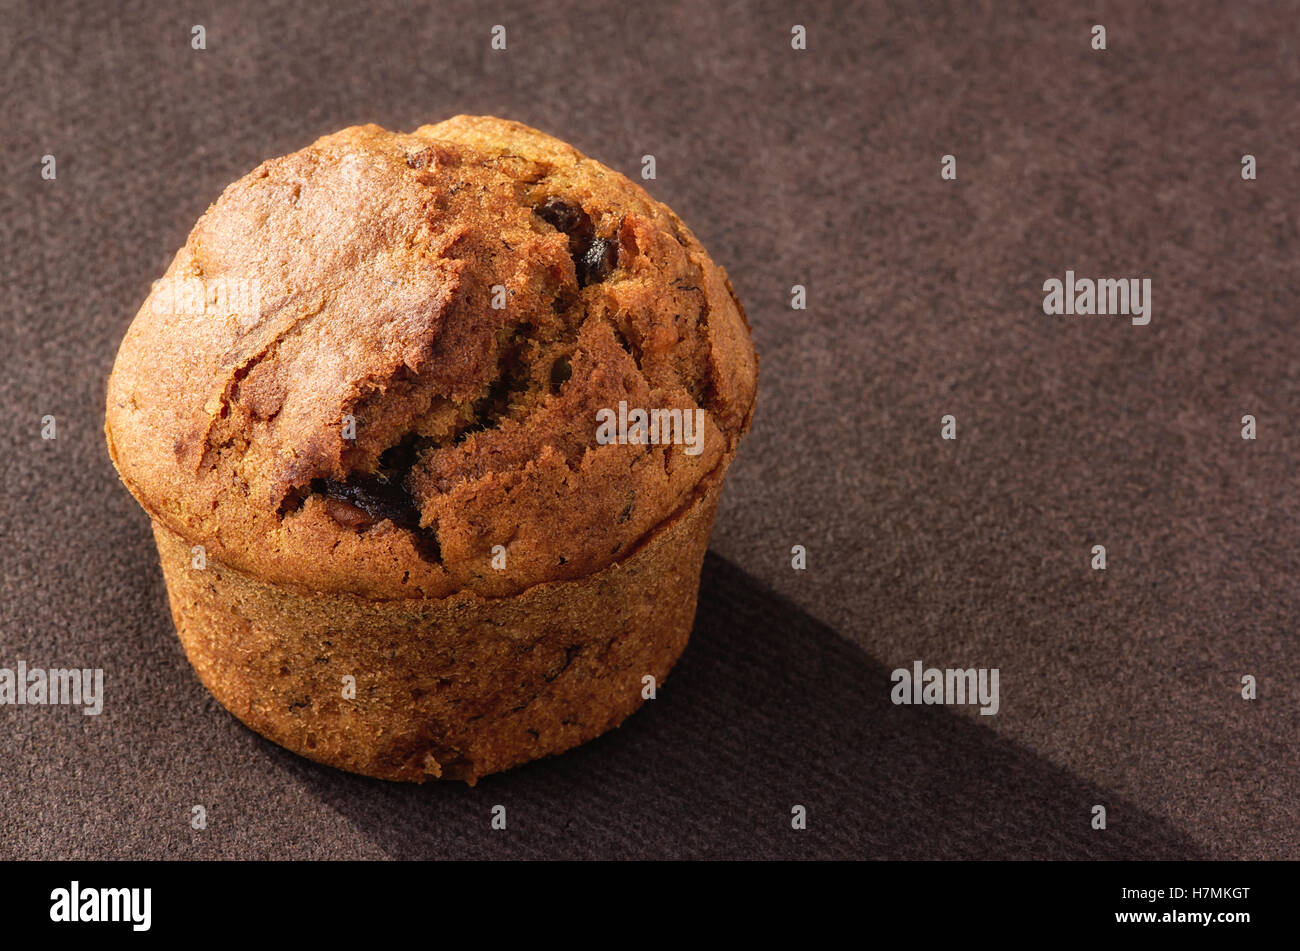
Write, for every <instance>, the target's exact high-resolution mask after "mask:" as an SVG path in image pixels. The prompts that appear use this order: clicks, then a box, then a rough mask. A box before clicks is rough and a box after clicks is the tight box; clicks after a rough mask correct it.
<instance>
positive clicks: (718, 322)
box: [106, 116, 757, 598]
mask: <svg viewBox="0 0 1300 951" xmlns="http://www.w3.org/2000/svg"><path fill="white" fill-rule="evenodd" d="M756 373H757V358H756V356H755V354H754V350H753V345H752V343H751V341H750V334H749V327H748V324H747V322H746V320H745V315H744V312H743V310H742V308H741V306H740V303H739V301H737V299H736V296H735V293H734V292H733V291H732V288H731V285H730V282H729V281H728V280H727V277H726V274H725V273H724V271H723V270H722V268H720V267H718V266H717V265H715V264H714V263H713V261H712V260H711V259H710V258H709V256H708V254H707V253H706V252H705V250H704V249H703V248H702V247H701V246H700V244H699V242H698V241H697V240H696V239H695V236H694V235H693V234H692V233H691V231H690V230H689V229H688V228H687V227H686V226H685V225H684V224H683V223H682V222H681V221H680V220H679V219H678V218H677V216H676V215H674V214H673V212H672V211H670V210H669V209H668V208H667V207H665V206H664V205H662V204H660V203H659V202H657V201H654V200H653V199H652V198H650V196H649V195H647V194H646V193H645V191H644V190H643V189H642V188H640V187H639V186H638V185H636V184H635V183H633V182H632V181H630V180H629V179H627V178H626V177H624V176H623V175H620V174H618V173H617V172H614V171H612V170H610V169H608V168H606V167H605V166H603V165H601V164H600V163H598V162H595V161H593V160H591V159H589V158H587V157H586V156H584V155H582V154H581V153H580V152H578V151H577V150H576V149H574V148H572V147H571V146H569V145H566V144H565V143H563V142H560V141H559V140H557V139H554V138H552V137H550V136H548V135H544V134H543V133H541V132H538V131H536V130H535V129H531V128H528V127H527V126H524V125H521V124H519V123H517V122H509V121H506V120H502V119H495V118H489V117H473V116H458V117H456V118H453V119H449V120H447V121H446V122H441V123H438V124H437V125H428V126H424V127H422V128H420V129H417V130H416V131H415V132H413V133H410V134H402V133H396V132H388V131H386V130H384V129H382V128H379V127H378V126H374V125H367V126H357V127H354V128H350V129H344V130H343V131H341V132H339V133H336V134H334V135H330V136H326V137H325V138H322V139H320V140H319V141H317V142H315V143H314V144H312V145H311V146H309V147H307V148H305V149H302V150H301V151H299V152H295V153H293V154H292V155H287V156H285V157H283V158H277V159H272V160H270V161H267V162H264V163H262V164H261V165H260V166H259V167H258V168H256V169H254V170H253V171H252V172H251V173H250V174H248V175H246V176H245V177H244V178H242V179H240V180H239V181H237V182H235V183H234V184H233V185H231V186H230V187H229V188H227V189H226V190H225V192H224V193H223V194H222V195H221V197H220V198H219V199H218V200H217V201H216V203H215V204H213V205H212V206H211V207H210V208H209V209H208V210H207V212H206V213H205V214H204V215H203V217H202V218H200V219H199V222H198V224H196V225H195V227H194V230H193V231H192V232H191V234H190V236H189V239H188V240H187V241H186V243H185V246H184V247H183V248H181V249H180V251H179V252H178V253H177V254H176V257H175V259H174V260H173V261H172V263H171V266H170V267H169V268H168V270H167V273H166V275H165V276H164V277H163V279H162V280H160V281H157V282H155V284H154V287H153V291H152V293H151V294H150V295H149V298H148V299H147V300H146V301H145V303H144V306H143V307H142V308H141V309H140V312H139V313H138V314H137V315H136V317H135V320H134V321H133V322H132V324H131V327H130V329H129V330H128V331H127V334H126V338H125V340H124V341H123V343H122V346H121V349H120V350H119V352H118V355H117V361H116V363H115V365H114V367H113V372H112V375H111V376H110V378H109V381H108V405H107V419H106V432H107V438H108V445H109V452H110V455H111V456H112V458H113V462H114V464H115V465H116V466H117V468H118V471H119V473H120V474H121V477H122V480H123V482H125V484H126V485H127V487H128V488H129V489H130V490H131V492H132V494H133V495H135V497H136V498H137V499H138V500H139V502H140V503H141V505H143V506H144V507H145V509H146V510H147V511H148V512H149V513H150V515H151V516H152V517H153V518H154V519H156V520H158V521H159V522H161V523H162V524H163V525H165V526H166V527H168V528H170V529H171V530H172V531H174V532H176V533H178V534H180V535H181V536H182V537H184V538H186V539H188V540H190V541H191V542H192V543H193V544H195V545H203V546H205V549H206V551H207V553H208V555H209V556H210V557H215V558H217V559H218V560H220V561H221V562H223V563H225V564H227V565H230V566H231V567H233V568H235V569H237V570H241V571H244V572H247V573H250V574H253V575H254V576H256V577H259V578H262V579H263V580H266V581H269V582H272V583H278V584H287V585H292V586H296V587H299V588H301V589H305V590H316V591H349V592H353V593H355V594H358V595H361V596H364V597H370V598H414V597H441V596H445V595H448V594H451V593H453V592H456V591H461V590H466V591H472V592H476V593H478V594H481V595H484V596H507V595H510V594H514V593H517V592H519V591H521V590H523V589H524V588H526V587H529V586H531V585H534V584H538V583H542V582H547V581H556V580H562V579H566V578H575V577H580V576H583V575H586V574H589V573H591V572H593V571H597V570H599V569H601V568H604V567H606V566H607V565H609V564H611V563H612V562H615V561H621V560H623V559H625V558H626V557H628V556H629V555H630V554H631V553H632V552H633V551H635V550H636V548H637V547H638V545H639V544H640V543H641V541H642V540H643V539H645V538H646V536H647V535H648V534H649V533H651V532H652V531H653V530H654V529H655V528H656V527H657V526H658V525H660V524H661V523H663V522H664V521H665V520H667V519H669V518H671V517H672V516H673V515H674V514H675V513H676V512H678V511H679V510H681V509H683V508H684V507H686V506H687V505H689V504H691V502H692V501H693V500H694V497H695V496H696V495H697V493H698V490H699V488H700V486H701V483H702V482H704V481H705V480H706V477H712V476H713V475H714V474H715V473H716V474H717V475H720V474H721V472H722V471H723V470H724V469H725V467H726V465H727V463H728V462H729V461H730V458H731V457H732V455H733V454H734V452H735V448H736V444H737V442H738V440H739V438H740V437H741V435H742V434H743V432H744V431H745V429H746V428H747V427H748V425H749V420H750V417H751V415H752V411H753V405H754V395H755V381H756ZM620 403H623V404H624V406H625V409H626V412H627V413H629V414H630V413H632V411H633V410H635V409H637V408H642V409H645V410H650V409H657V410H661V411H667V410H675V409H676V410H682V411H683V413H682V416H683V418H685V417H686V416H687V415H689V416H690V417H691V419H692V420H693V419H695V418H700V419H701V420H702V423H703V425H702V427H701V432H700V433H699V434H698V435H697V437H696V441H695V443H694V444H687V443H683V442H670V443H660V444H653V443H647V444H637V443H636V442H634V441H627V442H620V441H614V442H610V441H608V439H607V437H608V432H609V430H608V429H607V430H606V437H603V438H602V437H600V436H599V431H600V423H599V422H598V420H601V419H603V420H606V421H608V420H609V419H610V417H611V415H613V416H615V417H617V415H618V414H619V408H620ZM697 409H698V410H703V412H702V413H695V412H694V411H695V410H697ZM602 411H607V412H606V413H604V414H603V415H600V416H598V414H601V413H602ZM633 419H635V417H633ZM674 421H675V420H674ZM614 425H615V426H617V425H618V424H617V422H615V424H614ZM678 432H679V434H680V432H681V430H680V428H679V430H678ZM635 438H636V437H635V436H634V437H633V439H635ZM495 546H503V548H504V553H505V569H504V570H494V566H493V555H494V550H495V551H496V552H497V554H500V552H501V549H496V547H495ZM499 563H500V560H499V559H498V564H499Z"/></svg>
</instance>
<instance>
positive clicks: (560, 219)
mask: <svg viewBox="0 0 1300 951" xmlns="http://www.w3.org/2000/svg"><path fill="white" fill-rule="evenodd" d="M533 212H534V214H536V215H537V217H539V218H541V219H542V220H543V221H545V222H546V223H547V224H549V225H550V226H551V227H552V228H554V229H555V230H556V231H559V232H561V233H563V234H566V235H568V237H569V255H570V256H571V257H572V258H573V268H574V271H575V272H576V273H577V275H578V286H579V287H586V286H587V285H588V284H595V283H597V282H598V281H603V280H605V278H607V277H609V275H610V273H611V272H612V271H613V270H614V266H615V265H616V264H617V263H618V245H617V243H615V242H614V241H612V240H610V239H608V238H598V237H596V226H595V225H593V224H592V222H591V216H590V215H588V214H587V212H586V211H584V210H583V208H582V206H581V205H575V204H573V203H571V202H567V201H565V200H564V199H563V198H554V197H552V198H548V199H546V201H544V202H542V203H541V204H540V205H538V206H537V207H536V208H534V209H533Z"/></svg>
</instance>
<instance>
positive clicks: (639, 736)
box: [266, 553, 1205, 859]
mask: <svg viewBox="0 0 1300 951" xmlns="http://www.w3.org/2000/svg"><path fill="white" fill-rule="evenodd" d="M889 686H890V680H889V670H888V669H887V668H886V667H884V666H883V665H881V664H879V663H877V662H875V661H874V660H872V659H870V658H869V657H867V656H866V655H864V654H863V653H862V652H861V651H860V650H859V649H858V648H856V647H854V646H853V645H851V644H850V643H848V642H847V641H846V640H845V639H844V638H842V637H841V636H840V635H838V634H837V633H836V632H835V631H834V630H832V629H831V628H829V627H827V626H826V625H824V624H822V623H820V622H819V621H817V620H815V619H813V618H811V617H809V616H808V615H807V614H806V613H805V612H803V611H802V610H800V609H799V608H798V607H796V606H795V605H793V604H791V603H790V602H789V601H788V600H786V599H784V598H783V597H781V596H780V595H778V594H776V593H775V592H773V591H771V590H770V589H768V588H766V587H765V586H764V585H762V584H761V583H759V582H758V581H756V580H755V579H753V578H752V577H750V576H749V575H747V574H746V573H745V572H743V571H742V570H740V569H739V568H737V567H736V566H734V565H732V564H730V563H729V562H727V561H726V560H724V559H722V558H720V557H718V556H717V555H715V554H712V553H710V554H709V556H708V557H707V558H706V560H705V565H704V572H703V580H702V587H701V593H700V607H699V611H698V614H697V617H696V623H695V630H694V634H693V635H692V639H691V643H690V646H689V647H688V648H687V650H686V653H685V654H684V656H683V658H682V660H681V661H680V663H679V664H678V666H677V668H676V669H675V670H674V671H673V673H672V675H671V676H670V677H669V679H668V680H667V682H666V683H665V684H664V685H663V686H662V687H661V689H660V694H659V698H658V699H657V700H655V701H653V702H650V703H647V704H646V705H645V707H644V708H643V709H642V710H641V711H640V712H639V713H637V714H635V715H634V716H633V717H632V718H630V719H629V720H628V721H627V722H626V723H625V724H624V725H623V726H622V727H621V728H619V729H617V730H614V731H612V732H611V733H609V734H607V735H605V736H603V737H601V738H599V739H597V740H595V741H593V742H591V743H588V744H586V745H585V746H583V747H580V748H578V749H575V750H571V751H570V752H568V753H565V754H563V755H561V756H558V757H553V758H549V759H545V760H540V761H537V762H534V763H530V764H528V765H526V766H523V767H520V768H518V769H515V770H511V771H509V772H506V773H503V774H499V775H497V776H491V777H488V778H486V779H484V780H483V781H481V782H480V783H479V784H478V785H477V786H475V787H468V786H465V785H463V784H461V783H430V784H426V785H424V786H414V785H403V784H391V783H384V782H381V781H377V780H371V779H367V778H365V777H360V776H353V775H350V774H346V773H342V772H338V771H336V770H331V769H328V768H326V767H321V766H318V765H316V764H314V763H311V762H309V761H307V760H303V759H300V758H298V757H296V756H293V755H291V754H289V753H287V752H284V751H282V750H280V749H278V748H276V747H274V746H272V745H271V744H269V743H268V744H267V747H266V748H267V750H268V753H269V755H270V756H272V757H273V758H275V759H276V760H278V762H279V764H280V765H281V766H282V767H283V768H285V769H287V770H289V771H290V772H292V773H293V774H295V775H296V776H298V777H299V778H300V780H301V781H302V782H303V783H304V784H305V785H306V786H307V787H308V788H309V789H310V790H311V791H312V792H313V794H314V795H316V796H317V797H318V798H319V799H320V801H321V802H322V803H323V804H325V805H328V806H329V807H330V808H332V809H334V810H335V811H337V812H338V813H339V814H341V815H343V816H344V817H346V818H347V819H348V820H349V821H351V822H352V823H354V824H355V825H356V827H357V828H358V829H359V830H361V831H362V832H363V833H364V834H365V835H366V837H367V838H368V839H369V840H370V841H372V842H373V843H375V844H376V845H377V846H379V847H380V848H382V849H383V850H384V851H385V852H386V853H387V854H388V855H390V856H392V857H394V858H398V859H427V858H456V859H472V858H533V859H578V858H761V859H777V858H841V859H848V858H880V859H886V858H887V859H977V858H1003V859H1030V858H1033V859H1068V858H1086V859H1192V858H1203V857H1205V856H1204V855H1203V854H1202V850H1201V849H1200V847H1199V846H1198V845H1197V844H1196V843H1194V842H1193V841H1191V840H1190V839H1188V838H1187V837H1186V836H1184V835H1181V834H1180V833H1178V832H1177V831H1176V830H1175V829H1174V828H1173V827H1172V826H1171V825H1170V824H1169V823H1168V822H1167V821H1165V820H1164V819H1161V818H1159V817H1157V816H1154V815H1152V814H1150V813H1148V812H1146V811H1144V810H1142V809H1140V808H1137V807H1136V806H1134V805H1133V804H1132V803H1128V802H1125V801H1123V800H1122V799H1119V798H1117V797H1115V796H1113V795H1111V794H1110V793H1108V792H1107V791H1106V790H1105V789H1103V788H1101V787H1099V786H1097V785H1095V784H1092V783H1088V782H1086V781H1084V780H1082V779H1080V778H1079V777H1077V776H1075V775H1073V774H1071V773H1069V772H1068V771H1066V770H1063V769H1060V768H1059V767H1056V766H1054V765H1052V764H1051V763H1049V762H1047V761H1046V760H1044V759H1042V758H1041V757H1039V756H1037V755H1036V754H1034V753H1032V752H1030V751H1028V750H1026V749H1024V748H1022V747H1020V746H1018V745H1016V744H1015V743H1012V742H1009V741H1007V740H1005V739H1003V738H1001V737H999V736H997V735H996V734H995V733H994V732H993V731H992V730H990V729H987V728H985V727H983V726H982V725H980V724H979V723H978V722H977V720H978V718H971V717H969V716H967V715H965V714H956V713H953V712H950V711H948V710H946V709H944V708H942V707H903V706H895V705H893V704H892V703H891V702H890V700H889ZM1096 803H1102V804H1104V805H1105V806H1106V808H1107V816H1108V828H1107V829H1106V830H1105V831H1095V830H1093V829H1092V828H1091V827H1090V818H1091V809H1092V806H1093V805H1094V804H1096ZM498 805H501V806H504V807H505V815H506V825H507V828H506V829H505V830H493V829H492V816H493V809H494V807H495V806H498ZM795 805H802V806H804V807H805V808H806V810H807V819H808V821H807V829H806V830H803V831H794V830H793V829H792V828H791V810H792V808H793V807H794V806H795ZM340 857H346V856H340Z"/></svg>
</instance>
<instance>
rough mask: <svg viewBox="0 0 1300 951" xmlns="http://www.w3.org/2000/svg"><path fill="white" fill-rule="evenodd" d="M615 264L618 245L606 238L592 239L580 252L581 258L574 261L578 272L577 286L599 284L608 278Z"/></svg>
mask: <svg viewBox="0 0 1300 951" xmlns="http://www.w3.org/2000/svg"><path fill="white" fill-rule="evenodd" d="M617 263H618V245H617V244H616V243H615V242H613V241H611V240H609V239H608V238H594V239H592V241H591V243H590V244H588V245H587V247H586V249H585V250H584V251H583V252H582V256H581V257H579V258H576V259H574V266H575V267H576V268H577V271H578V286H579V287H586V286H587V285H588V284H599V283H600V282H601V281H603V280H605V278H607V277H609V275H610V274H611V273H612V272H613V270H614V265H615V264H617Z"/></svg>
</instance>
